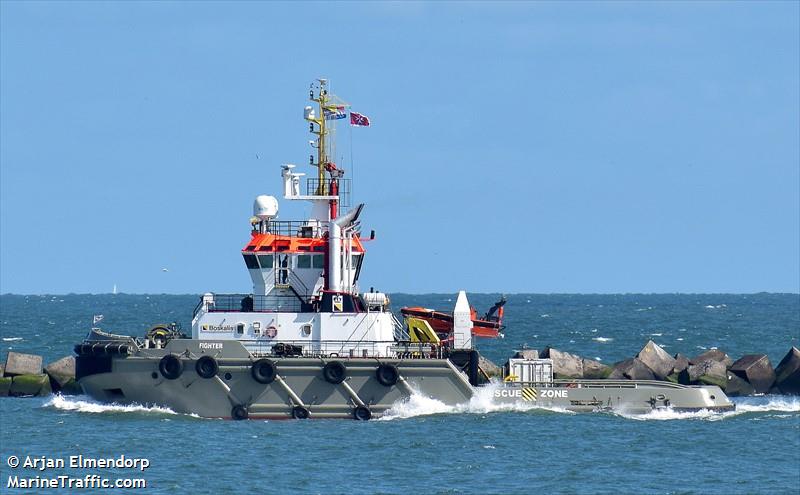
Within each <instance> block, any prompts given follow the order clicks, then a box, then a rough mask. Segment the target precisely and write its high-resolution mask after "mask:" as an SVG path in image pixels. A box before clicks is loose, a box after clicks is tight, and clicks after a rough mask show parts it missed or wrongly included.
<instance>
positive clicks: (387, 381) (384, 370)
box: [375, 364, 400, 387]
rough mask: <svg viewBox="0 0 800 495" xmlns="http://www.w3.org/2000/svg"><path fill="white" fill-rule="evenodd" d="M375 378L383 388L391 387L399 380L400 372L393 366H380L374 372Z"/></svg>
mask: <svg viewBox="0 0 800 495" xmlns="http://www.w3.org/2000/svg"><path fill="white" fill-rule="evenodd" d="M375 378H377V379H378V382H379V383H380V384H381V385H383V386H384V387H392V386H394V385H396V384H397V380H399V379H400V371H399V370H398V369H397V366H395V365H393V364H382V365H380V366H378V369H376V370H375Z"/></svg>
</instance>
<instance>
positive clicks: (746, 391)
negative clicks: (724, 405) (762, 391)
mask: <svg viewBox="0 0 800 495" xmlns="http://www.w3.org/2000/svg"><path fill="white" fill-rule="evenodd" d="M754 393H756V390H755V389H754V388H753V386H752V385H750V382H748V381H747V380H744V379H742V378H739V375H737V374H735V373H731V372H730V371H729V372H728V383H727V384H726V385H725V394H726V395H729V396H731V397H736V396H740V395H753V394H754Z"/></svg>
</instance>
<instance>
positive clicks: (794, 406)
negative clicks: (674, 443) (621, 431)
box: [614, 395, 800, 421]
mask: <svg viewBox="0 0 800 495" xmlns="http://www.w3.org/2000/svg"><path fill="white" fill-rule="evenodd" d="M731 401H732V402H733V403H734V404H736V410H735V411H725V412H719V411H709V410H708V409H702V410H700V411H693V412H684V411H674V410H672V409H669V408H668V409H654V410H653V411H651V412H649V413H646V414H627V413H624V412H616V411H615V412H614V414H616V415H618V416H621V417H624V418H627V419H633V420H637V421H652V420H655V421H668V420H675V419H700V420H705V421H720V420H723V419H728V418H732V417H735V416H741V415H743V414H748V413H773V412H776V413H800V398H797V397H784V396H778V395H770V396H761V397H733V398H731ZM775 416H778V417H785V416H786V415H775Z"/></svg>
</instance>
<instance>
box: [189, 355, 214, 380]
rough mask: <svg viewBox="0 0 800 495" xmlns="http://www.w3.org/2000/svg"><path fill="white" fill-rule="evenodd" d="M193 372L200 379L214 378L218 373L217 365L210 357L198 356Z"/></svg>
mask: <svg viewBox="0 0 800 495" xmlns="http://www.w3.org/2000/svg"><path fill="white" fill-rule="evenodd" d="M194 370H195V371H196V372H197V374H198V375H200V377H201V378H214V377H215V376H216V375H217V373H219V364H218V363H217V360H216V359H214V358H213V357H212V356H200V358H199V359H198V360H197V361H196V362H195V363H194Z"/></svg>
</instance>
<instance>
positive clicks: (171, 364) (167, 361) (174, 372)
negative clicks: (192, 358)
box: [158, 354, 183, 380]
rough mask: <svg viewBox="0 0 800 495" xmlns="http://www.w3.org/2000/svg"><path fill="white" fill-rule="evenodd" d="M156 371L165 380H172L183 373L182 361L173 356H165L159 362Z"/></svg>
mask: <svg viewBox="0 0 800 495" xmlns="http://www.w3.org/2000/svg"><path fill="white" fill-rule="evenodd" d="M158 371H160V372H161V376H163V377H164V378H166V379H167V380H174V379H176V378H178V377H179V376H181V374H182V373H183V361H181V360H180V358H178V356H176V355H175V354H167V355H166V356H164V357H163V358H161V361H159V363H158Z"/></svg>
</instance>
